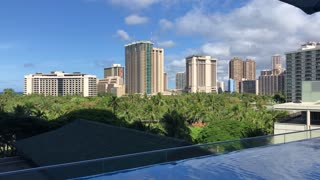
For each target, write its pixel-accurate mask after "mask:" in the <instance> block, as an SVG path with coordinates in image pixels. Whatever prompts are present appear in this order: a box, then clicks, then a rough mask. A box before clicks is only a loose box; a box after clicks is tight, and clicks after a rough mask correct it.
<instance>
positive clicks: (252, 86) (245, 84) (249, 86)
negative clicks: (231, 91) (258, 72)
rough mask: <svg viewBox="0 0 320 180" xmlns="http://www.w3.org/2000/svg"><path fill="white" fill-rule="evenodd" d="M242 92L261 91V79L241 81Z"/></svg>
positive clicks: (254, 92)
mask: <svg viewBox="0 0 320 180" xmlns="http://www.w3.org/2000/svg"><path fill="white" fill-rule="evenodd" d="M240 88H241V93H250V94H256V95H258V93H259V80H244V81H241V83H240Z"/></svg>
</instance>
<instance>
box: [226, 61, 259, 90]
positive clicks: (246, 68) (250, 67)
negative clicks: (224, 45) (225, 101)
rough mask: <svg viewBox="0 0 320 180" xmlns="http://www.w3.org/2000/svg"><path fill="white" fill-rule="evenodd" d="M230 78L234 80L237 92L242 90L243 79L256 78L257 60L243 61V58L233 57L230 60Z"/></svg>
mask: <svg viewBox="0 0 320 180" xmlns="http://www.w3.org/2000/svg"><path fill="white" fill-rule="evenodd" d="M229 79H232V80H234V83H235V92H240V83H241V81H242V80H255V79H256V62H255V61H254V60H251V59H247V60H246V61H243V60H242V59H241V58H237V57H235V58H233V59H231V60H230V62H229Z"/></svg>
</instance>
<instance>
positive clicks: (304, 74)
mask: <svg viewBox="0 0 320 180" xmlns="http://www.w3.org/2000/svg"><path fill="white" fill-rule="evenodd" d="M286 66H287V69H286V96H287V102H295V101H300V100H301V99H302V81H318V80H320V43H315V42H309V43H306V44H303V45H302V46H301V48H300V49H298V50H297V51H292V52H287V53H286Z"/></svg>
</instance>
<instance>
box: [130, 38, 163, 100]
mask: <svg viewBox="0 0 320 180" xmlns="http://www.w3.org/2000/svg"><path fill="white" fill-rule="evenodd" d="M163 60H164V50H163V49H161V48H154V47H153V43H152V42H150V41H137V42H133V43H131V44H128V45H126V46H125V61H126V68H125V70H126V71H125V72H126V73H125V77H126V80H125V85H126V86H125V87H126V93H127V94H131V93H140V94H145V93H146V94H155V93H158V92H160V93H161V92H163V91H164V87H163V85H164V79H163V73H164V64H163Z"/></svg>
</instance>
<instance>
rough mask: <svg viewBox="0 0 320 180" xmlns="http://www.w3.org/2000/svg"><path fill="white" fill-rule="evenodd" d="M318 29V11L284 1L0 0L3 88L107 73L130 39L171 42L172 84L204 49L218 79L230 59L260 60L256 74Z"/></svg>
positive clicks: (0, 77)
mask: <svg viewBox="0 0 320 180" xmlns="http://www.w3.org/2000/svg"><path fill="white" fill-rule="evenodd" d="M319 32H320V15H319V14H315V15H311V16H310V15H306V14H304V13H303V12H302V11H300V10H299V9H296V8H295V7H292V6H290V5H287V4H284V3H282V2H279V1H278V0H28V1H25V0H1V2H0V62H1V65H0V91H1V90H2V89H3V88H7V87H10V88H14V89H15V90H16V91H22V90H23V77H24V75H26V74H31V73H35V72H50V71H53V70H61V71H65V72H74V71H81V72H83V73H88V74H95V75H97V76H98V78H101V77H103V68H104V67H108V66H110V65H111V64H112V63H120V64H123V65H124V45H125V44H127V43H130V42H132V41H136V40H152V41H153V42H154V44H155V46H158V47H162V48H165V71H166V72H167V73H168V76H169V87H170V88H174V86H175V85H174V77H175V73H176V72H180V71H184V69H185V60H184V58H185V57H186V56H188V55H191V54H198V53H200V54H207V55H211V56H213V57H216V58H218V59H219V61H218V69H219V70H218V79H219V80H227V78H228V77H227V72H228V66H227V64H228V61H229V60H230V58H232V57H235V56H236V57H241V58H243V59H245V58H253V59H255V60H256V61H257V74H258V73H259V71H260V70H261V69H267V68H269V67H270V66H271V62H270V61H271V56H272V55H273V54H276V53H279V54H281V55H284V52H286V51H291V50H295V49H298V48H299V46H300V44H302V43H304V42H307V41H320V33H319Z"/></svg>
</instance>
